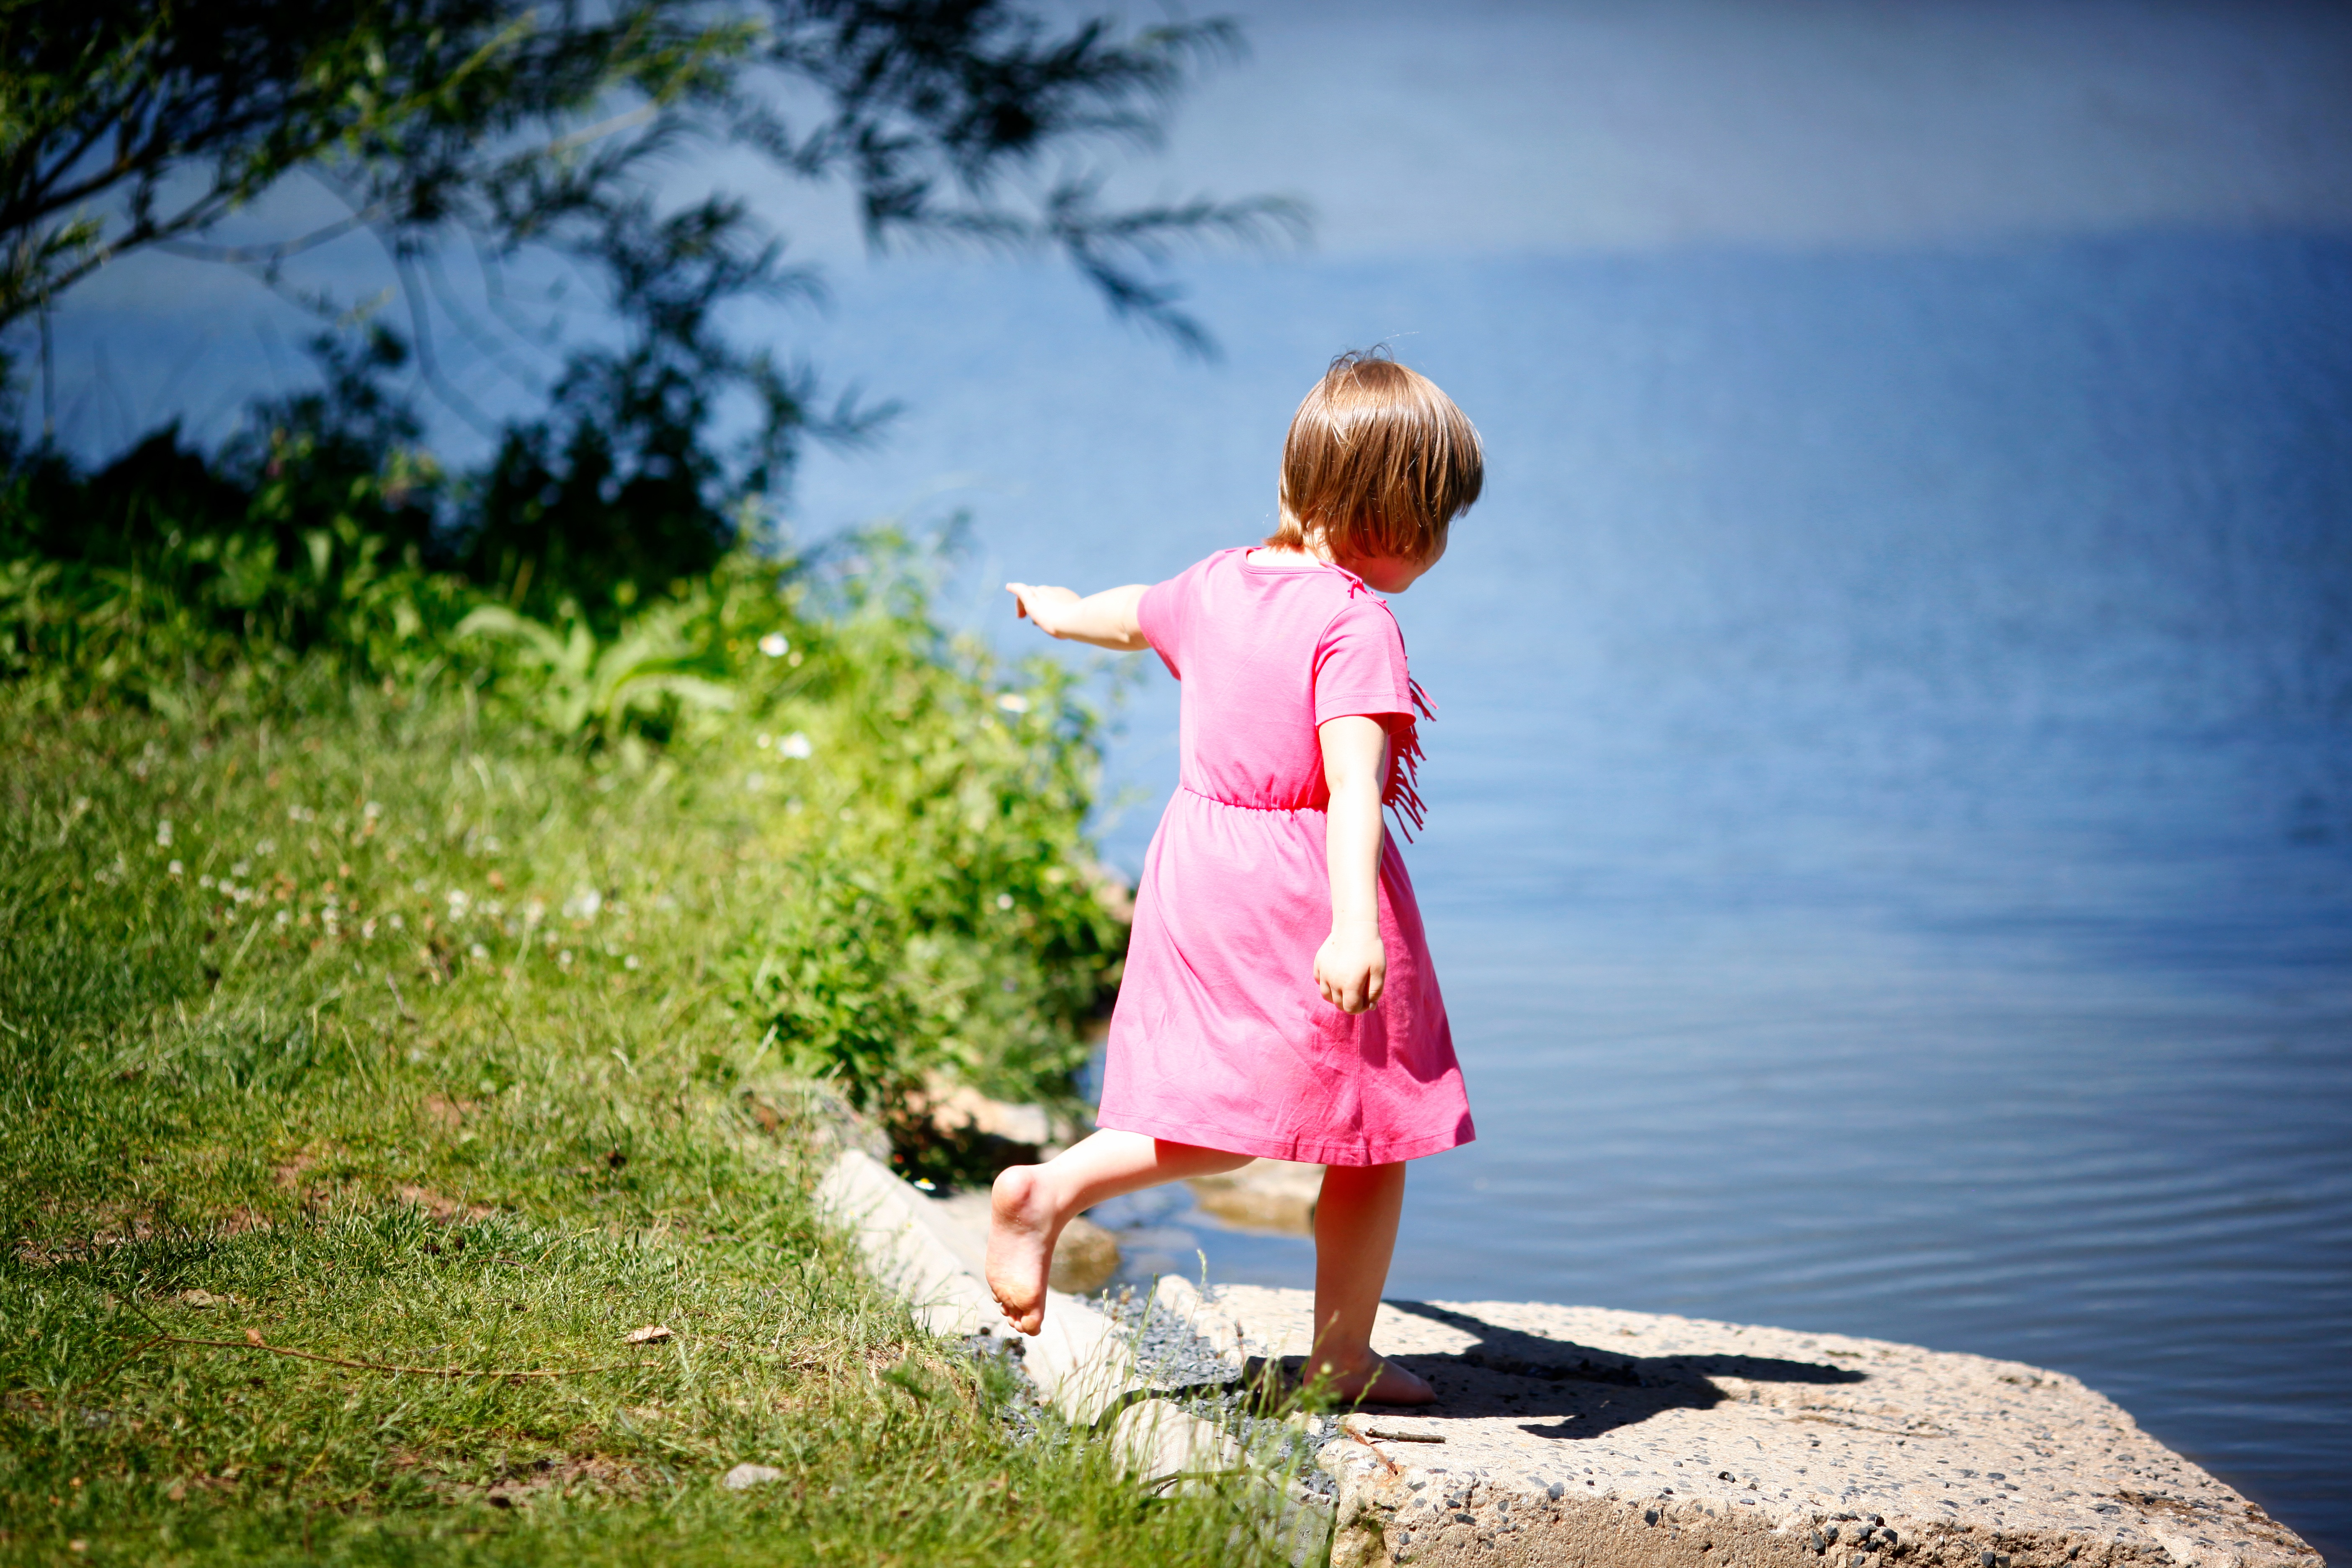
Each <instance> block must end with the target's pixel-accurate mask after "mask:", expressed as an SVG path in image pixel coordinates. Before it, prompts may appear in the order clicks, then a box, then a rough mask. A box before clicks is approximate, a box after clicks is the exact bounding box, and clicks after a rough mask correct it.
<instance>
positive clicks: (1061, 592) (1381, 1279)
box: [988, 351, 1485, 1405]
mask: <svg viewBox="0 0 2352 1568" xmlns="http://www.w3.org/2000/svg"><path fill="white" fill-rule="evenodd" d="M1484 471H1485V459H1484V455H1483V453H1482V451H1481V449H1480V447H1479V442H1478V433H1477V431H1476V430H1475V429H1473V428H1472V427H1471V424H1470V421H1469V420H1468V419H1466V418H1465V417H1464V416H1463V415H1462V411H1461V410H1460V409H1458V408H1456V407H1454V404H1453V403H1452V402H1451V401H1450V400H1449V399H1448V398H1447V397H1446V395H1444V393H1442V392H1440V391H1439V390H1438V389H1437V388H1436V386H1435V385H1433V384H1432V383H1431V382H1429V381H1428V380H1427V379H1426V378H1424V377H1423V376H1421V375H1418V374H1415V373H1413V372H1412V371H1410V370H1408V369H1406V368H1405V367H1404V366H1402V365H1401V364H1398V363H1394V362H1393V361H1392V360H1391V359H1389V358H1388V357H1387V356H1386V355H1385V354H1384V353H1380V352H1379V351H1374V352H1372V353H1348V354H1342V355H1340V356H1339V359H1337V360H1335V361H1333V362H1332V364H1331V368H1330V370H1329V371H1328V373H1327V374H1325V375H1324V377H1323V379H1322V381H1321V382H1320V383H1319V384H1317V386H1316V387H1315V389H1314V390H1313V391H1312V392H1309V393H1308V394H1307V400H1306V401H1305V402H1304V403H1302V404H1300V405H1299V406H1298V413H1297V416H1296V417H1294V418H1293V419H1292V420H1291V424H1290V436H1289V438H1288V440H1287V441H1286V443H1285V444H1284V447H1283V454H1282V488H1281V500H1282V512H1281V526H1280V527H1279V528H1278V529H1277V530H1276V531H1275V533H1274V535H1273V536H1272V537H1271V538H1269V539H1267V540H1266V541H1265V543H1264V544H1262V545H1260V546H1258V547H1257V548H1255V549H1235V550H1224V551H1220V552H1218V553H1216V554H1214V555H1212V556H1210V557H1209V558H1208V559H1207V560H1206V561H1203V562H1202V563H1200V564H1198V565H1196V566H1194V567H1192V569H1191V570H1190V571H1188V572H1185V573H1184V574H1182V575H1181V576H1178V577H1175V578H1172V579H1171V580H1170V581H1168V582H1165V583H1161V584H1158V585H1157V586H1155V587H1149V588H1147V587H1144V586H1141V585H1140V584H1138V585H1134V586H1129V587H1125V588H1111V589H1108V590H1106V591H1105V592H1103V593H1099V594H1096V595H1091V596H1090V597H1087V598H1083V599H1082V598H1080V597H1078V595H1076V594H1074V593H1072V592H1071V591H1070V590H1069V589H1067V588H1050V587H1033V586H1031V585H1030V584H1026V583H1011V584H1006V586H1007V587H1008V588H1010V589H1011V590H1012V592H1013V595H1014V601H1015V612H1016V614H1019V615H1024V616H1028V617H1029V618H1030V619H1031V620H1033V621H1034V622H1036V623H1037V626H1038V628H1039V629H1040V630H1041V631H1044V632H1045V633H1047V634H1048V635H1050V636H1053V637H1067V638H1070V639H1072V640H1074V641H1077V642H1086V643H1092V644H1094V645H1096V646H1097V647H1108V648H1120V649H1126V650H1130V651H1133V650H1140V649H1142V648H1146V647H1149V648H1151V649H1152V650H1154V651H1155V652H1157V653H1158V654H1159V655H1160V658H1161V659H1163V660H1164V661H1165V662H1166V663H1167V666H1168V669H1169V672H1170V673H1171V674H1172V675H1174V676H1175V677H1176V679H1178V680H1180V681H1181V682H1182V698H1181V724H1180V730H1179V734H1180V741H1181V747H1180V749H1181V759H1182V770H1181V783H1180V784H1179V786H1178V788H1177V791H1176V794H1175V796H1174V798H1173V799H1171V801H1170V802H1169V804H1168V812H1167V815H1166V816H1163V817H1162V818H1161V819H1160V831H1159V832H1158V833H1157V834H1156V835H1154V836H1153V837H1152V840H1151V847H1150V851H1149V852H1148V853H1147V854H1146V856H1145V858H1144V864H1143V881H1142V885H1141V886H1140V887H1139V888H1138V889H1136V898H1135V925H1134V930H1133V933H1132V936H1131V937H1130V940H1129V946H1128V957H1127V969H1126V972H1125V975H1124V978H1123V979H1122V980H1121V982H1120V984H1119V991H1118V1007H1117V1009H1116V1010H1115V1011H1114V1012H1113V1014H1112V1016H1111V1025H1110V1043H1109V1054H1108V1063H1107V1066H1106V1068H1105V1071H1104V1075H1103V1095H1102V1107H1101V1110H1100V1112H1099V1114H1098V1115H1097V1119H1096V1120H1097V1124H1098V1126H1099V1128H1100V1131H1097V1132H1095V1133H1094V1134H1092V1135H1091V1136H1089V1137H1087V1139H1086V1140H1085V1141H1083V1142H1080V1143H1078V1144H1077V1145H1076V1146H1075V1147H1074V1148H1071V1149H1069V1150H1067V1151H1066V1152H1063V1153H1061V1154H1058V1155H1056V1156H1055V1157H1054V1158H1053V1159H1052V1160H1051V1161H1048V1162H1047V1163H1045V1164H1042V1165H1016V1166H1014V1167H1013V1168H1012V1169H1011V1170H1009V1171H1006V1172H1005V1173H1003V1175H1001V1176H999V1177H998V1178H997V1179H996V1188H995V1194H994V1216H993V1223H992V1225H991V1226H990V1228H989V1235H988V1283H989V1288H990V1289H992V1291H994V1292H995V1295H996V1299H997V1300H998V1301H999V1302H1000V1303H1001V1304H1002V1305H1003V1308H1004V1315H1005V1316H1006V1317H1007V1318H1009V1319H1010V1320H1012V1322H1013V1326H1014V1327H1015V1328H1017V1329H1019V1330H1020V1331H1022V1332H1023V1333H1024V1334H1034V1333H1035V1332H1036V1331H1038V1329H1039V1327H1040V1326H1041V1325H1042V1324H1043V1323H1044V1321H1045V1276H1046V1271H1047V1268H1048V1266H1049V1265H1050V1264H1051V1262H1052V1260H1053V1256H1054V1241H1055V1237H1057V1236H1058V1235H1059V1234H1060V1233H1061V1229H1062V1226H1064V1225H1065V1224H1066V1223H1067V1222H1068V1220H1069V1218H1070V1216H1071V1215H1076V1214H1077V1213H1079V1212H1080V1211H1082V1210H1084V1209H1087V1208H1088V1207H1090V1206H1092V1205H1096V1204H1098V1203H1101V1202H1102V1201H1103V1200H1104V1199H1106V1198H1110V1197H1115V1196H1117V1195H1118V1194H1121V1193H1129V1192H1133V1191H1135V1190H1137V1189H1138V1188H1139V1187H1147V1186H1150V1185H1152V1184H1156V1183H1160V1182H1168V1181H1175V1180H1178V1179H1180V1178H1182V1177H1186V1176H1205V1175H1211V1174H1213V1173H1217V1172H1221V1171H1230V1170H1232V1169H1234V1167H1236V1166H1238V1165H1242V1164H1245V1163H1248V1161H1249V1160H1250V1158H1251V1157H1252V1156H1254V1155H1268V1156H1271V1157H1273V1158H1275V1159H1279V1160H1302V1161H1309V1162H1314V1163H1321V1164H1323V1165H1325V1166H1327V1167H1328V1169H1327V1170H1326V1171H1325V1172H1324V1175H1323V1194H1322V1199H1321V1202H1320V1203H1319V1204H1318V1205H1317V1207H1316V1211H1315V1321H1316V1325H1317V1339H1316V1343H1315V1346H1314V1352H1313V1354H1311V1355H1310V1356H1309V1358H1308V1363H1307V1375H1308V1376H1310V1377H1313V1376H1316V1375H1318V1374H1319V1375H1321V1376H1322V1377H1324V1378H1325V1379H1327V1380H1328V1384H1329V1385H1330V1386H1331V1387H1332V1388H1333V1389H1334V1390H1335V1391H1336V1392H1337V1393H1338V1394H1340V1395H1341V1396H1342V1397H1345V1398H1349V1399H1359V1398H1360V1399H1364V1400H1369V1401H1373V1402H1378V1403H1382V1404H1391V1405H1420V1404H1426V1403H1428V1402H1429V1401H1430V1400H1432V1399H1433V1398H1434V1397H1435V1394H1434V1393H1433V1391H1432V1389H1431V1388H1430V1386H1429V1384H1427V1383H1425V1382H1423V1380H1422V1379H1421V1378H1419V1377H1417V1376H1415V1375H1414V1374H1413V1373H1411V1372H1409V1371H1407V1370H1405V1369H1404V1368H1402V1367H1399V1366H1389V1365H1386V1364H1384V1363H1382V1362H1381V1360H1380V1359H1379V1358H1378V1357H1377V1356H1375V1355H1374V1354H1373V1353H1372V1348H1371V1331H1372V1318H1373V1314H1374V1313H1375V1312H1376V1311H1377V1310H1378V1309H1379V1306H1380V1298H1381V1286H1382V1285H1383V1284H1384V1283H1385V1282H1386V1280H1387V1279H1388V1270H1389V1257H1390V1254H1391V1251H1392V1250H1393V1249H1394V1247H1395V1245H1396V1228H1397V1215H1398V1213H1399V1211H1400V1209H1401V1208H1402V1204H1403V1200H1404V1162H1405V1161H1407V1160H1412V1159H1417V1158H1419V1157H1421V1156H1422V1155H1424V1154H1434V1153H1436V1152H1439V1151H1440V1150H1444V1149H1451V1148H1453V1147H1454V1146H1455V1145H1456V1144H1460V1143H1466V1142H1469V1141H1470V1139H1471V1138H1472V1136H1473V1135H1474V1134H1473V1131H1472V1129H1471V1125H1470V1105H1469V1100H1468V1099H1467V1098H1466V1097H1465V1094H1464V1092H1463V1088H1462V1071H1461V1068H1459V1067H1458V1066H1457V1065H1456V1064H1455V1062H1454V1041H1453V1036H1452V1034H1451V1032H1450V1031H1449V1030H1448V1029H1447V1027H1446V1023H1445V1004H1444V1001H1443V1000H1442V999H1441V998H1440V996H1439V995H1438V991H1437V977H1436V975H1435V974H1433V973H1431V971H1430V963H1429V944H1428V942H1427V940H1426V939H1425V938H1424V937H1423V934H1422V927H1421V913H1420V910H1418V909H1417V908H1416V907H1415V905H1414V903H1413V897H1412V882H1411V881H1409V880H1408V879H1406V877H1405V870H1404V861H1403V859H1402V857H1400V856H1399V855H1398V853H1397V849H1396V846H1395V845H1394V844H1392V843H1391V842H1390V841H1389V838H1388V835H1387V830H1386V827H1385V826H1384V824H1383V822H1382V820H1381V808H1382V807H1383V806H1384V805H1389V806H1394V807H1396V808H1397V809H1398V811H1399V813H1400V815H1401V816H1408V817H1410V818H1411V819H1412V822H1413V824H1414V825H1415V826H1419V825H1420V821H1421V802H1420V799H1419V797H1418V796H1417V795H1415V794H1414V793H1413V784H1412V768H1413V763H1415V761H1416V760H1417V759H1418V758H1419V755H1420V748H1419V745H1418V743H1417V742H1416V739H1415V735H1414V729H1413V724H1414V712H1415V710H1416V708H1417V707H1418V708H1420V710H1421V711H1423V712H1424V713H1425V712H1427V708H1426V706H1425V704H1423V702H1422V699H1421V693H1420V690H1419V689H1418V688H1416V687H1415V686H1414V685H1413V683H1412V678H1411V677H1410V676H1409V675H1408V674H1407V673H1406V670H1405V657H1404V639H1403V637H1402V636H1401V635H1400V634H1399V633H1398V631H1397V625H1396V620H1395V618H1394V617H1393V616H1391V614H1390V613H1389V608H1388V606H1387V605H1385V604H1383V603H1382V602H1381V600H1380V599H1378V598H1375V597H1374V596H1373V594H1372V592H1371V591H1372V590H1377V591H1379V592H1380V593H1383V594H1402V593H1403V592H1404V591H1405V590H1406V589H1407V588H1409V587H1411V586H1412V584H1413V583H1414V581H1415V580H1416V579H1418V578H1419V577H1420V576H1421V574H1423V573H1424V572H1427V571H1428V570H1429V569H1430V568H1431V567H1433V566H1434V565H1436V564H1437V563H1438V559H1439V558H1440V557H1441V556H1443V555H1444V553H1445V541H1446V530H1447V528H1448V526H1449V525H1450V524H1451V523H1452V522H1453V521H1454V518H1455V517H1457V516H1459V515H1460V514H1461V513H1462V512H1464V511H1465V510H1468V508H1469V506H1470V503H1471V502H1473V501H1475V500H1477V499H1478V489H1479V485H1480V482H1481V479H1482V478H1483V475H1484Z"/></svg>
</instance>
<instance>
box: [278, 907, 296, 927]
mask: <svg viewBox="0 0 2352 1568" xmlns="http://www.w3.org/2000/svg"><path fill="white" fill-rule="evenodd" d="M293 923H294V912H293V911H292V910H278V924H279V925H282V926H290V925H292V924H293Z"/></svg>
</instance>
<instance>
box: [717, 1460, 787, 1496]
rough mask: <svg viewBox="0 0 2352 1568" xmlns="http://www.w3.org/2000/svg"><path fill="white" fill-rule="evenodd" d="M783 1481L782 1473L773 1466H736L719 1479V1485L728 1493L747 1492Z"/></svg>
mask: <svg viewBox="0 0 2352 1568" xmlns="http://www.w3.org/2000/svg"><path fill="white" fill-rule="evenodd" d="M782 1479H784V1472H783V1471H782V1470H780V1469H778V1468H775V1466H773V1465H738V1466H736V1467H735V1468H733V1469H731V1470H730V1471H728V1472H727V1473H726V1474H725V1475H723V1476H721V1477H719V1485H720V1486H722V1487H725V1488H726V1489H728V1490H729V1491H730V1492H740V1491H749V1490H751V1489H752V1488H753V1487H764V1486H767V1485H769V1484H770V1483H772V1482H774V1481H781V1480H782Z"/></svg>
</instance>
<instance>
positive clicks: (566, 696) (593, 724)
mask: <svg viewBox="0 0 2352 1568" xmlns="http://www.w3.org/2000/svg"><path fill="white" fill-rule="evenodd" d="M696 611H697V606H695V605H679V604H666V605H655V606H654V607H653V608H651V609H649V610H647V611H646V612H645V613H644V614H643V615H640V616H634V617H632V618H631V619H630V620H629V621H628V622H627V623H626V624H625V625H624V626H623V627H622V629H621V633H620V635H619V636H618V637H614V638H613V639H612V640H610V641H609V642H607V641H604V640H601V639H599V638H598V637H597V636H596V634H595V632H594V631H593V629H591V627H590V626H589V625H588V623H587V621H586V620H585V619H584V618H583V617H582V616H579V615H578V613H577V612H576V611H575V612H574V613H573V614H572V615H571V616H568V617H567V618H566V620H565V623H564V626H563V629H562V631H560V632H559V631H558V630H557V629H556V628H555V627H553V626H548V625H547V624H546V623H544V622H542V621H536V620H533V619H531V618H530V616H522V615H518V614H516V613H515V612H514V611H512V610H509V609H508V608H507V607H506V606H505V605H478V606H477V607H476V608H475V609H473V610H471V611H469V612H468V613H467V616H466V618H465V619H464V620H462V621H459V622H458V623H457V628H456V632H455V636H456V637H458V638H460V639H464V638H467V637H491V638H497V639H499V640H500V641H503V642H505V643H506V644H507V645H508V646H509V648H510V650H511V652H512V656H513V660H514V662H513V665H512V666H511V668H513V669H514V670H515V673H516V674H517V675H518V676H520V686H521V687H522V688H523V689H525V690H526V691H528V693H529V698H528V704H529V711H530V714H531V716H532V718H533V719H534V720H535V721H537V722H538V723H539V724H541V726H542V727H543V728H545V729H547V730H549V731H551V732H553V733H554V734H556V735H559V736H562V737H564V738H566V739H586V738H593V737H606V738H617V737H618V736H619V734H620V733H621V731H623V729H624V728H625V726H626V725H627V723H628V721H629V720H630V719H631V718H632V717H633V716H641V715H652V714H656V713H659V712H661V711H662V710H665V709H666V708H668V707H671V706H676V707H678V708H683V709H689V710H697V711H700V712H723V711H725V710H729V709H731V708H733V707H735V706H736V694H735V692H734V691H733V689H730V688H729V687H728V686H726V685H724V684H722V683H720V682H719V681H717V680H713V679H710V678H709V676H708V675H706V674H703V673H699V671H701V670H703V669H705V668H707V667H708V664H709V651H708V649H707V648H706V647H704V646H703V645H702V644H701V643H699V642H698V641H697V640H696V639H694V638H693V637H688V635H687V628H688V626H690V625H691V623H692V622H693V621H694V620H696V619H697V618H698V617H697V614H696Z"/></svg>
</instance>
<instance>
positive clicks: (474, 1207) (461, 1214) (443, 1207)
mask: <svg viewBox="0 0 2352 1568" xmlns="http://www.w3.org/2000/svg"><path fill="white" fill-rule="evenodd" d="M397 1195H398V1196H399V1197H400V1198H401V1199H402V1201H404V1202H406V1203H412V1204H415V1205H416V1206H417V1207H418V1208H421V1209H423V1210H424V1211H425V1213H426V1214H428V1215H432V1216H433V1217H434V1218H435V1219H436V1220H438V1221H440V1222H441V1223H442V1224H443V1225H455V1224H456V1223H457V1221H459V1220H461V1219H488V1218H489V1217H490V1215H493V1214H495V1213H497V1212H498V1211H497V1210H495V1209H493V1208H491V1207H490V1205H488V1204H469V1203H464V1202H461V1201H459V1200H458V1199H457V1198H452V1197H445V1196H443V1195H442V1194H439V1193H436V1192H435V1191H433V1190H432V1189H431V1188H430V1187H420V1186H417V1185H416V1184H415V1183H410V1184H407V1185H406V1186H404V1187H401V1188H400V1189H399V1191H398V1194H397Z"/></svg>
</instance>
